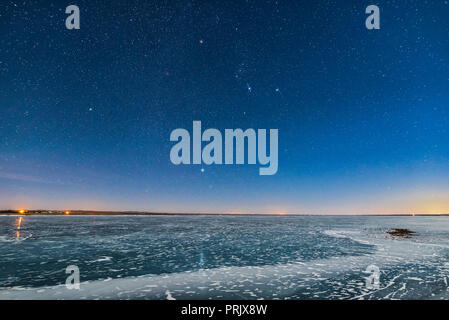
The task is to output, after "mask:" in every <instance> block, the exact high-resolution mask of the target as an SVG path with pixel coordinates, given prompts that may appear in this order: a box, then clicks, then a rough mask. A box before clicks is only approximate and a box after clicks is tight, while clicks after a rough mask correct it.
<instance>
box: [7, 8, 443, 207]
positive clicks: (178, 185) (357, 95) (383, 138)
mask: <svg viewBox="0 0 449 320" xmlns="http://www.w3.org/2000/svg"><path fill="white" fill-rule="evenodd" d="M71 4H76V5H78V6H79V7H80V9H81V29H80V30H67V29H66V28H65V19H66V17H67V15H66V14H65V8H66V7H67V6H68V5H71ZM371 4H375V5H378V6H379V7H380V11H381V29H380V30H367V29H366V28H365V19H366V17H367V15H366V14H365V8H366V7H367V6H368V5H371ZM448 17H449V4H448V1H443V0H441V1H440V0H439V1H423V0H415V1H412V0H410V1H392V0H389V1H376V2H375V3H373V2H371V1H367V2H366V1H365V2H364V1H360V0H351V1H349V0H348V1H323V0H317V1H282V0H278V1H256V0H254V1H250V0H248V1H218V0H217V1H212V0H209V1H184V0H183V1H177V0H174V1H144V0H141V1H139V0H126V1H125V0H120V1H116V0H114V1H100V0H89V1H87V0H77V1H76V3H75V2H73V3H72V1H68V0H65V1H45V0H39V1H37V0H36V1H26V0H22V1H13V0H8V1H2V2H1V4H0V207H1V208H19V207H26V208H34V209H38V208H48V209H66V208H70V209H96V210H146V211H164V212H212V213H214V212H233V213H244V212H249V213H320V214H326V213H410V212H422V213H442V212H449V134H448V128H449V118H448V115H449V19H448ZM194 120H199V121H201V122H202V125H203V128H217V129H220V130H222V132H223V131H224V129H225V128H242V129H247V128H254V129H257V128H263V129H279V170H278V173H277V174H276V175H274V176H260V175H259V174H258V168H259V166H258V165H239V166H236V165H233V166H224V165H221V166H204V165H189V166H175V165H173V164H172V163H171V162H170V148H171V147H172V145H173V143H171V142H170V140H169V137H170V132H171V131H172V130H174V129H176V128H186V129H188V130H191V128H192V122H193V121H194ZM202 169H203V170H202Z"/></svg>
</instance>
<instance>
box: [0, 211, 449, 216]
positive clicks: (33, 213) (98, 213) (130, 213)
mask: <svg viewBox="0 0 449 320" xmlns="http://www.w3.org/2000/svg"><path fill="white" fill-rule="evenodd" d="M16 215H20V216H304V217H307V216H325V217H328V216H381V217H389V216H390V217H411V216H412V214H404V213H398V214H293V213H292V214H287V213H286V214H275V213H164V212H145V211H90V210H89V211H87V210H73V211H61V210H27V211H26V212H23V213H20V212H19V210H0V216H16ZM414 216H426V217H427V216H438V217H440V216H449V214H448V213H441V214H436V213H432V214H425V213H422V214H420V213H416V214H414Z"/></svg>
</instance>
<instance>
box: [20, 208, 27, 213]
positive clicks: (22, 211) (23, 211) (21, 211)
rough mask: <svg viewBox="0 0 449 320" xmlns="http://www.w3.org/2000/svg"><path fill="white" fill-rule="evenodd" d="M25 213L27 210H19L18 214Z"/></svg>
mask: <svg viewBox="0 0 449 320" xmlns="http://www.w3.org/2000/svg"><path fill="white" fill-rule="evenodd" d="M25 212H27V210H25V209H20V210H19V213H20V214H24V213H25Z"/></svg>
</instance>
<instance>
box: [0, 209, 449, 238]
mask: <svg viewBox="0 0 449 320" xmlns="http://www.w3.org/2000/svg"><path fill="white" fill-rule="evenodd" d="M18 214H21V215H28V216H63V215H71V216H93V215H95V216H97V215H98V216H127V215H128V216H281V214H274V213H171V212H147V211H95V210H69V211H65V210H46V209H45V210H44V209H42V210H41V209H39V210H25V212H23V213H21V212H19V210H13V209H5V210H0V215H18ZM282 216H381V217H388V216H398V217H410V216H411V215H410V214H326V215H324V214H282ZM414 216H449V214H447V213H442V214H418V213H417V214H415V215H414ZM394 230H406V229H393V230H390V231H394ZM390 231H387V233H390Z"/></svg>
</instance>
